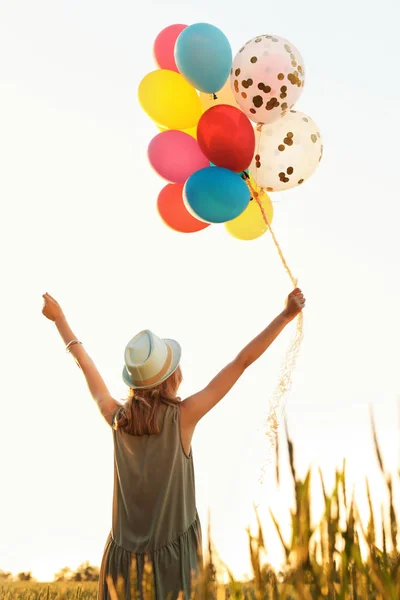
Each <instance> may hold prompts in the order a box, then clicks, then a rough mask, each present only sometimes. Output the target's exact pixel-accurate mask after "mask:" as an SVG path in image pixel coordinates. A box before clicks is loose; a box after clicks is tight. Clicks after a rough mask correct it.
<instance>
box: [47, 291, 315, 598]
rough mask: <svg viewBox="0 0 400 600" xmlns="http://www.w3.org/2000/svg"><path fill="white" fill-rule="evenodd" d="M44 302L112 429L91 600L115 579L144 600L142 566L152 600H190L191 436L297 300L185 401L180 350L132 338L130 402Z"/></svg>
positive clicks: (151, 338)
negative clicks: (105, 509)
mask: <svg viewBox="0 0 400 600" xmlns="http://www.w3.org/2000/svg"><path fill="white" fill-rule="evenodd" d="M43 298H44V306H43V314H44V315H45V317H47V318H48V319H50V320H51V321H54V323H55V325H56V327H57V329H58V331H59V333H60V335H61V337H62V339H63V341H64V343H65V344H66V349H67V351H68V352H70V353H71V354H72V355H73V357H74V359H75V361H76V362H77V363H78V365H79V367H80V368H81V369H82V372H83V374H84V376H85V379H86V382H87V384H88V387H89V390H90V393H91V395H92V397H93V399H94V400H95V401H96V403H97V405H98V407H99V409H100V412H101V414H102V415H103V417H104V418H105V420H106V421H107V423H108V424H109V425H110V426H111V427H112V433H113V439H114V458H115V460H114V464H115V472H114V496H113V514H112V529H111V533H110V535H109V537H108V540H107V543H106V547H105V551H104V556H103V561H102V566H101V572H100V581H99V590H98V597H99V600H108V599H109V598H110V599H111V600H114V598H115V595H114V594H113V585H114V584H116V582H117V580H118V578H122V580H123V583H124V588H125V591H124V592H123V597H124V598H126V599H127V600H129V598H131V599H132V600H133V598H142V596H143V590H142V579H143V575H144V572H146V571H147V570H148V569H149V568H150V569H151V572H152V574H151V578H152V580H153V586H154V590H155V597H156V598H157V600H167V598H171V600H175V598H177V597H178V595H179V593H182V592H183V594H184V596H183V597H184V598H185V599H189V598H190V593H191V580H192V577H193V576H194V577H196V576H197V575H198V574H199V572H201V569H202V556H201V527H200V522H199V517H198V514H197V509H196V499H195V482H194V470H193V458H192V453H191V442H192V437H193V433H194V430H195V428H196V425H197V423H198V422H199V421H200V419H201V418H202V417H204V415H205V414H206V413H208V412H209V411H210V410H211V409H212V408H213V407H214V406H215V405H216V404H217V403H218V402H219V401H220V400H222V398H223V397H224V396H225V395H226V394H227V393H228V392H229V391H230V390H231V388H232V387H233V386H234V384H235V383H236V382H237V380H238V379H239V377H241V375H243V373H244V372H245V370H246V369H247V368H248V367H249V366H250V365H251V364H252V363H253V362H254V361H256V360H257V359H258V358H260V356H262V354H264V352H265V351H266V349H267V348H268V347H269V346H270V345H271V344H272V342H273V341H274V340H275V339H276V337H277V336H278V335H279V334H280V333H281V331H282V330H283V329H284V328H285V326H286V325H287V324H288V323H289V322H290V321H292V320H293V319H294V318H295V317H296V316H297V315H298V314H299V312H300V311H301V310H302V309H303V307H304V305H305V299H304V296H303V294H302V292H301V290H299V289H295V290H294V291H293V292H292V293H291V294H290V295H289V297H288V299H287V303H286V307H285V309H284V310H283V311H282V312H281V313H280V314H279V315H278V316H277V317H276V319H274V320H273V321H272V323H270V325H268V327H267V328H266V329H265V330H264V331H263V332H262V333H260V335H258V336H257V337H256V338H255V339H254V340H253V341H251V342H250V343H249V344H248V345H247V346H246V347H245V348H243V350H242V351H241V352H239V354H238V355H237V356H236V358H235V359H234V360H233V361H232V362H231V363H229V364H228V365H227V366H226V367H225V368H224V369H223V370H222V371H221V372H220V373H219V374H218V375H217V376H216V377H215V378H214V379H213V380H212V381H211V382H210V383H209V384H208V385H207V386H206V387H205V388H204V389H203V390H201V391H200V392H197V393H196V394H193V396H190V397H189V398H186V399H185V400H183V401H181V400H180V398H178V395H177V394H178V389H179V385H180V383H181V381H182V374H181V369H180V366H179V365H180V358H181V349H180V346H179V344H178V343H177V342H176V341H174V340H169V339H165V340H162V339H160V338H158V337H157V336H156V335H155V334H154V333H152V332H151V331H149V330H146V331H142V332H140V333H139V334H137V335H136V336H135V337H134V338H133V339H132V340H131V341H130V342H129V343H128V345H127V346H126V349H125V366H124V368H123V373H122V377H123V380H124V381H125V383H126V385H127V386H128V388H129V395H128V399H127V400H126V401H125V402H124V403H123V404H121V403H119V402H117V401H116V400H115V399H114V398H113V397H112V395H111V393H110V392H109V390H108V388H107V386H106V384H105V383H104V381H103V379H102V377H101V375H100V373H99V372H98V370H97V368H96V366H95V364H94V363H93V361H92V359H91V358H90V357H89V355H88V354H87V352H86V350H85V348H84V347H83V346H82V344H81V342H80V341H79V340H78V339H77V337H76V336H75V334H74V333H73V331H72V330H71V328H70V326H69V324H68V322H67V319H66V318H65V315H64V313H63V311H62V309H61V307H60V305H59V304H58V303H57V302H56V300H54V298H52V296H50V295H49V294H44V295H43ZM132 585H133V586H134V587H133V588H132ZM134 590H136V591H135V592H134ZM146 597H147V596H146ZM180 597H182V595H181V596H180Z"/></svg>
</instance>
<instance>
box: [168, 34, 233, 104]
mask: <svg viewBox="0 0 400 600" xmlns="http://www.w3.org/2000/svg"><path fill="white" fill-rule="evenodd" d="M175 62H176V64H177V67H178V69H179V71H180V73H181V74H182V75H183V76H184V78H185V79H186V80H187V81H188V82H189V83H190V84H191V85H192V86H193V87H194V88H196V89H197V90H200V91H201V92H205V93H207V94H214V93H215V92H218V91H219V90H220V89H221V88H222V87H223V86H224V85H225V82H226V80H227V79H228V77H229V73H230V70H231V67H232V48H231V46H230V43H229V41H228V38H227V37H226V36H225V34H223V33H222V31H221V30H220V29H218V27H215V26H214V25H209V24H208V23H196V24H195V25H190V26H189V27H186V29H184V30H183V31H182V33H181V34H180V35H179V37H178V39H177V41H176V44H175Z"/></svg>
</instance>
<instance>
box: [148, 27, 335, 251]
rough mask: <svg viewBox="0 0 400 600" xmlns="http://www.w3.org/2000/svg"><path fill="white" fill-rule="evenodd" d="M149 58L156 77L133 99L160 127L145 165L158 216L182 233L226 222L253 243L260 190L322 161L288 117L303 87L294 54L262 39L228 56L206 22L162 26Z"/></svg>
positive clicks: (292, 181) (261, 223)
mask: <svg viewBox="0 0 400 600" xmlns="http://www.w3.org/2000/svg"><path fill="white" fill-rule="evenodd" d="M153 51H154V58H155V61H156V63H157V66H158V69H156V70H154V71H152V72H151V73H148V74H147V75H146V76H145V77H144V78H143V79H142V81H141V83H140V85H139V101H140V103H141V106H142V108H143V109H144V110H145V112H146V113H147V114H148V115H149V116H150V118H151V119H152V120H153V121H154V122H155V123H156V125H157V127H158V129H159V133H158V134H157V135H156V136H155V137H154V139H153V140H152V141H151V142H150V144H149V147H148V157H149V161H150V163H151V165H152V167H153V168H154V169H155V171H156V172H157V173H158V174H159V175H160V176H161V177H162V178H163V179H165V180H166V181H167V182H168V183H167V185H166V186H165V187H164V188H163V189H162V191H161V193H160V195H159V197H158V201H157V207H158V211H159V214H160V216H161V218H162V219H163V221H164V222H165V223H166V224H167V225H168V226H169V227H171V228H173V229H175V230H176V231H180V232H184V233H192V232H195V231H200V230H202V229H205V228H206V227H208V226H209V225H210V224H212V223H225V227H226V229H227V231H228V232H229V233H230V234H231V235H233V236H234V237H236V238H238V239H243V240H251V239H255V238H257V237H259V236H261V235H262V234H264V233H265V232H266V231H267V229H268V225H269V224H270V223H271V221H272V218H273V207H272V203H271V200H270V197H269V195H268V194H267V192H278V191H283V190H287V189H290V188H293V187H295V186H297V185H301V184H302V183H303V182H304V181H306V179H308V178H309V177H310V176H311V175H312V173H313V172H314V171H315V169H316V167H317V166H318V163H319V161H320V160H321V157H322V149H323V146H322V140H321V135H320V132H319V130H318V128H317V126H316V125H315V123H314V122H313V120H312V119H311V118H310V117H308V116H307V115H305V114H303V113H299V112H296V111H294V110H292V108H293V106H294V104H295V103H296V102H297V100H298V98H299V97H300V95H301V93H302V90H303V87H304V76H305V69H304V63H303V59H302V57H301V55H300V53H299V51H298V50H297V48H295V46H294V45H293V44H291V43H290V42H289V41H287V40H285V39H283V38H280V37H278V36H273V35H262V36H258V37H256V38H254V39H252V40H250V41H249V42H247V43H246V44H245V45H244V46H243V47H242V48H241V49H240V50H239V52H238V53H237V55H236V57H235V58H233V55H232V50H231V46H230V44H229V41H228V39H227V38H226V36H225V35H224V33H223V32H222V31H221V30H220V29H218V28H217V27H215V26H214V25H210V24H207V23H196V24H194V25H190V26H187V25H171V26H169V27H167V28H166V29H164V30H163V31H161V33H160V34H159V35H158V36H157V38H156V40H155V42H154V48H153ZM255 199H256V200H257V201H255ZM260 209H261V210H260Z"/></svg>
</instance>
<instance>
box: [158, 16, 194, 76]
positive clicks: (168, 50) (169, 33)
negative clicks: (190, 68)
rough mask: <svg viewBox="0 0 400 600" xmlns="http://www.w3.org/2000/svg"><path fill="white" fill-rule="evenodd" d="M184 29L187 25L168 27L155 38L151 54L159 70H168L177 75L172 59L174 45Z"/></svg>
mask: <svg viewBox="0 0 400 600" xmlns="http://www.w3.org/2000/svg"><path fill="white" fill-rule="evenodd" d="M186 27H187V25H170V26H169V27H166V28H165V29H163V30H162V31H161V32H160V33H159V34H158V36H157V37H156V40H155V42H154V47H153V53H154V58H155V61H156V63H157V65H158V66H159V67H160V69H168V70H169V71H176V72H177V73H179V69H178V67H177V66H176V62H175V57H174V52H175V43H176V40H177V39H178V37H179V36H180V34H181V33H182V31H183V30H184V29H186Z"/></svg>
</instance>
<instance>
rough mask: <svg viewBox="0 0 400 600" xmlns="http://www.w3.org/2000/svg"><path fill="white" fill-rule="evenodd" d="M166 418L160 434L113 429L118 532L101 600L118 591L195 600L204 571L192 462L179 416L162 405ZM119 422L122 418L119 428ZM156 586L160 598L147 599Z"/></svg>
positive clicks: (122, 598)
mask: <svg viewBox="0 0 400 600" xmlns="http://www.w3.org/2000/svg"><path fill="white" fill-rule="evenodd" d="M160 412H161V415H160V418H161V423H160V424H161V433H159V434H155V435H142V436H135V435H130V434H127V433H125V432H124V431H122V430H120V429H115V428H114V427H113V429H112V431H113V438H114V496H113V514H112V530H111V533H110V535H109V537H108V539H107V543H106V547H105V550H104V555H103V560H102V564H101V569H100V580H99V588H98V600H114V599H115V594H113V589H112V588H113V587H114V589H115V591H116V593H117V595H118V598H119V600H135V599H137V600H139V599H142V598H143V595H145V597H146V598H156V599H157V600H168V599H169V598H170V599H171V600H175V599H176V598H177V597H178V595H179V593H181V592H184V596H182V595H181V597H184V598H185V600H186V599H188V600H189V598H190V593H191V590H194V589H195V586H194V584H193V585H192V586H191V581H193V576H194V578H196V576H197V575H198V574H199V573H200V571H201V569H202V556H201V546H202V544H201V527H200V521H199V516H198V513H197V509H196V499H195V479H194V468H193V457H192V453H191V454H190V456H187V454H186V453H185V451H184V448H183V445H182V441H181V430H180V408H179V406H165V405H163V407H162V411H160ZM117 415H118V411H117V412H116V413H115V415H114V418H113V424H114V421H115V418H116V416H117ZM111 578H112V579H111ZM118 580H119V583H117V581H118ZM149 583H150V585H151V586H152V587H153V588H154V591H155V595H150V596H149V595H147V594H146V590H145V588H147V587H148V585H149ZM113 584H114V585H113ZM110 588H111V590H110ZM195 597H196V598H197V597H198V595H197V593H196V594H195Z"/></svg>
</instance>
